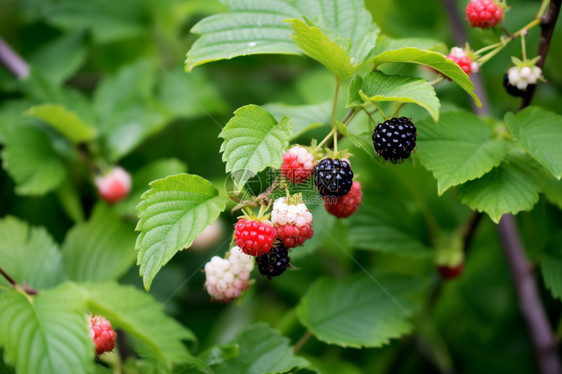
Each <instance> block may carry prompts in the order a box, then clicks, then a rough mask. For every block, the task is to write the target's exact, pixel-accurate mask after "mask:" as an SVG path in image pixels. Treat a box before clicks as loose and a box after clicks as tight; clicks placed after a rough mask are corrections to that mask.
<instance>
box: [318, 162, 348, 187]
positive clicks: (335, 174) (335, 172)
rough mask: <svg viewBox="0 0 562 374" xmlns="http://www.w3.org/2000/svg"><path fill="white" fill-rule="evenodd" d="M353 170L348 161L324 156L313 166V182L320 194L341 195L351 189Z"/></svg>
mask: <svg viewBox="0 0 562 374" xmlns="http://www.w3.org/2000/svg"><path fill="white" fill-rule="evenodd" d="M352 183H353V171H352V170H351V166H350V165H349V162H347V161H345V160H339V159H331V158H325V159H323V160H320V161H318V164H316V166H315V167H314V184H316V188H317V189H318V193H319V194H320V195H322V196H343V195H346V194H347V193H348V192H349V190H350V189H351V184H352Z"/></svg>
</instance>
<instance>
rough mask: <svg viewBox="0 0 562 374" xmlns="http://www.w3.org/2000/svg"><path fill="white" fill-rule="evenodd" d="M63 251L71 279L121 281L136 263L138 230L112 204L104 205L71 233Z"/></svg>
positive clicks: (79, 280) (67, 236) (81, 280)
mask: <svg viewBox="0 0 562 374" xmlns="http://www.w3.org/2000/svg"><path fill="white" fill-rule="evenodd" d="M62 250H63V258H64V263H65V266H66V270H67V272H68V276H69V277H70V279H72V280H74V281H78V282H84V281H106V280H117V279H119V277H121V276H122V275H123V274H125V272H126V271H127V270H128V269H129V268H130V267H131V266H132V265H133V264H134V261H135V257H136V252H135V233H134V230H133V227H130V225H128V224H127V223H125V222H124V221H123V220H122V219H121V218H120V217H119V216H117V215H116V214H115V213H114V212H113V211H112V210H111V209H110V208H109V207H108V206H106V205H102V204H100V205H98V206H97V207H96V209H95V210H94V212H93V213H92V217H91V218H90V220H89V221H88V222H85V223H80V224H77V225H75V226H74V227H73V228H72V229H71V230H70V231H69V232H68V234H67V235H66V238H65V240H64V243H63V245H62Z"/></svg>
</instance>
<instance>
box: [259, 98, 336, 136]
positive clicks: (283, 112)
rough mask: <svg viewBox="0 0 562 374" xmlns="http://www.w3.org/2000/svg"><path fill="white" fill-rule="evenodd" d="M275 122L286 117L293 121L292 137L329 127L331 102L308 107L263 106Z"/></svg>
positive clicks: (280, 104) (272, 104) (279, 104)
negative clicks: (318, 128)
mask: <svg viewBox="0 0 562 374" xmlns="http://www.w3.org/2000/svg"><path fill="white" fill-rule="evenodd" d="M263 108H264V109H265V110H267V111H268V112H269V113H271V115H272V116H273V117H274V118H275V120H277V121H281V120H282V119H283V117H285V116H288V117H289V118H290V119H291V120H292V121H293V126H294V127H293V137H296V136H298V135H300V134H302V133H304V132H306V131H308V130H311V129H313V128H315V127H319V126H323V125H329V124H330V113H331V110H332V102H331V101H325V102H322V103H319V104H310V105H287V104H283V103H271V104H266V105H263Z"/></svg>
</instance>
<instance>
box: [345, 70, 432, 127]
mask: <svg viewBox="0 0 562 374" xmlns="http://www.w3.org/2000/svg"><path fill="white" fill-rule="evenodd" d="M349 87H350V89H349V91H350V92H349V96H348V101H347V107H356V106H361V105H363V103H364V102H368V101H374V102H379V101H393V102H398V103H415V104H417V105H419V106H421V107H423V108H425V110H427V111H428V112H429V114H430V115H431V116H432V117H433V119H435V120H436V121H437V120H438V119H439V106H440V104H439V99H437V96H436V95H435V90H434V89H433V86H431V85H430V84H429V83H428V82H427V81H426V80H425V79H421V78H413V77H409V76H401V75H386V74H384V73H382V72H380V71H373V72H370V73H368V74H366V75H365V77H364V78H361V76H355V77H354V79H353V81H352V82H351V83H350V85H349Z"/></svg>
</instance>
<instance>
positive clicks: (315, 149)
mask: <svg viewBox="0 0 562 374" xmlns="http://www.w3.org/2000/svg"><path fill="white" fill-rule="evenodd" d="M336 131H337V128H336V127H333V128H332V131H330V132H329V133H328V135H326V137H325V138H324V139H322V141H321V142H320V143H318V145H317V146H316V148H314V149H313V150H312V153H316V151H318V150H319V149H320V148H322V146H323V145H324V144H326V142H327V141H328V140H330V139H331V138H332V136H333V134H334V133H335V132H336Z"/></svg>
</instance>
